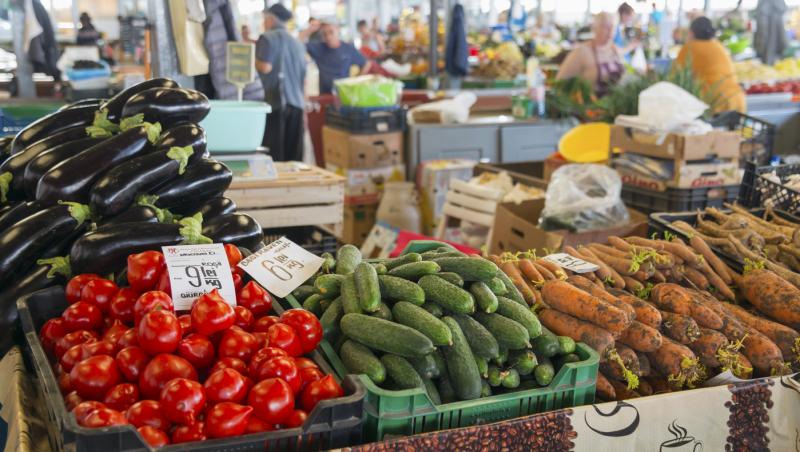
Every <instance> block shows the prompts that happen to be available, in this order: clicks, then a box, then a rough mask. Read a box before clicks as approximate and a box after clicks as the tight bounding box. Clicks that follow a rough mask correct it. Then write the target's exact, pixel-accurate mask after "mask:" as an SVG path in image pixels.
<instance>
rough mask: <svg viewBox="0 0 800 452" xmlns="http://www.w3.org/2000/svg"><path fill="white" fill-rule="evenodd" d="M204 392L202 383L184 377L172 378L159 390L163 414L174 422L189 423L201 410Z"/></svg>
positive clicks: (203, 405)
mask: <svg viewBox="0 0 800 452" xmlns="http://www.w3.org/2000/svg"><path fill="white" fill-rule="evenodd" d="M205 404H206V393H205V390H203V385H201V384H200V383H198V382H196V381H192V380H187V379H186V378H174V379H172V380H170V381H169V382H168V383H167V384H166V385H165V386H164V389H162V390H161V407H162V408H163V409H164V416H166V418H167V419H169V420H170V421H172V422H174V423H176V424H183V425H191V424H193V423H194V422H195V420H197V417H198V416H199V415H200V413H201V412H202V411H203V407H205Z"/></svg>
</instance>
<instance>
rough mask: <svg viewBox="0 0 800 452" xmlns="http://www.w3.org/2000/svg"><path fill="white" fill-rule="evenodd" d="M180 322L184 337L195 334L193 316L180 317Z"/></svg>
mask: <svg viewBox="0 0 800 452" xmlns="http://www.w3.org/2000/svg"><path fill="white" fill-rule="evenodd" d="M178 322H180V323H181V331H183V336H184V337H186V336H188V335H190V334H192V333H193V331H192V316H191V315H189V314H182V315H179V316H178Z"/></svg>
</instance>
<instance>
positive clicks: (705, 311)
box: [689, 298, 722, 330]
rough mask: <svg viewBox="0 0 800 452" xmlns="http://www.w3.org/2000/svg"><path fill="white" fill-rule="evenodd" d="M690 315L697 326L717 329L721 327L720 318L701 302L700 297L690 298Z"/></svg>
mask: <svg viewBox="0 0 800 452" xmlns="http://www.w3.org/2000/svg"><path fill="white" fill-rule="evenodd" d="M690 308H691V313H690V315H689V316H690V317H691V318H693V319H694V321H695V322H697V324H698V325H699V326H702V327H705V328H711V329H712V330H718V329H720V328H722V318H720V316H719V315H717V313H716V312H714V310H713V309H711V308H709V307H708V306H706V305H705V304H703V302H702V299H699V298H698V299H694V298H693V299H692V303H691V305H690Z"/></svg>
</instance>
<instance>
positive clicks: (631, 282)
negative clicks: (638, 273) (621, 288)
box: [622, 276, 644, 292]
mask: <svg viewBox="0 0 800 452" xmlns="http://www.w3.org/2000/svg"><path fill="white" fill-rule="evenodd" d="M622 280H623V281H625V288H626V289H628V290H630V291H632V292H638V291H640V290H642V289H644V284H642V283H641V282H639V281H637V280H635V279H633V278H631V277H630V276H623V277H622Z"/></svg>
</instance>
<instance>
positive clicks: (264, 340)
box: [250, 332, 269, 348]
mask: <svg viewBox="0 0 800 452" xmlns="http://www.w3.org/2000/svg"><path fill="white" fill-rule="evenodd" d="M250 334H252V335H253V337H254V338H256V342H258V348H264V347H266V346H267V345H268V344H269V335H267V333H265V332H253V333H250Z"/></svg>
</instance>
